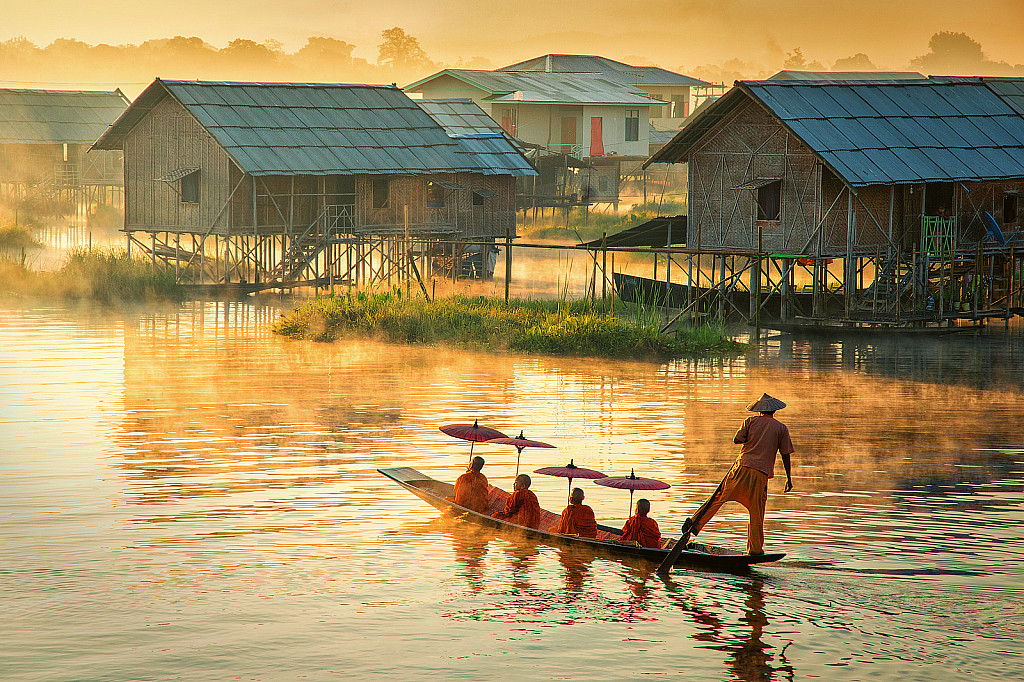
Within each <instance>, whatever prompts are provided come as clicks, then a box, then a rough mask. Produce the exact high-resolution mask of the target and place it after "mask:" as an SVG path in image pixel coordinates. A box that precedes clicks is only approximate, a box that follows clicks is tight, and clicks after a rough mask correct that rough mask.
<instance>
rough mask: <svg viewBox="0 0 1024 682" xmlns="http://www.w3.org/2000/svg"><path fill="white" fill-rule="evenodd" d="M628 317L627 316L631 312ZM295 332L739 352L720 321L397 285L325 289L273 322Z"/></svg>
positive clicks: (510, 345)
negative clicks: (661, 321)
mask: <svg viewBox="0 0 1024 682" xmlns="http://www.w3.org/2000/svg"><path fill="white" fill-rule="evenodd" d="M631 317H632V316H631ZM274 331H275V332H276V333H278V334H281V335H284V336H288V337H291V338H295V339H311V340H315V341H334V340H335V339H337V338H339V337H340V336H342V335H344V334H345V333H347V332H358V333H364V334H368V335H376V336H380V337H381V338H384V339H386V340H388V341H393V342H405V343H456V344H461V345H470V346H477V347H481V348H485V349H490V350H499V351H505V350H509V351H518V352H526V353H553V354H560V355H563V354H564V355H592V356H601V357H638V356H639V357H644V356H661V357H664V356H673V355H682V354H703V353H742V352H744V351H745V350H746V349H747V346H746V345H745V344H741V343H738V342H736V341H733V340H732V339H731V338H730V337H729V335H728V334H727V333H726V332H725V329H724V328H721V327H707V326H705V327H700V328H697V329H692V330H687V329H682V330H680V331H679V332H678V333H676V334H673V335H666V334H662V333H660V331H659V329H658V324H657V323H655V322H654V321H653V320H651V319H646V320H645V319H636V318H632V319H631V318H627V317H618V316H616V315H613V314H610V313H607V312H603V311H601V310H600V309H598V308H597V307H595V306H594V304H593V303H591V302H590V301H585V300H579V301H568V300H565V299H562V300H536V299H516V300H511V301H509V302H508V303H506V302H505V301H504V300H503V299H500V298H485V297H467V296H452V297H450V298H443V299H435V300H433V301H426V300H424V299H422V298H419V297H408V296H405V295H404V294H403V292H402V291H401V289H397V288H396V289H393V290H391V291H386V292H381V293H369V292H359V293H355V294H344V295H340V296H326V297H322V298H317V299H314V300H311V301H308V302H306V303H305V304H304V305H302V306H300V307H299V308H297V309H296V310H294V311H292V312H291V313H290V314H288V315H283V316H282V317H281V318H280V319H279V320H278V322H277V323H276V324H275V325H274Z"/></svg>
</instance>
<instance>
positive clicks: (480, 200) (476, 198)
mask: <svg viewBox="0 0 1024 682" xmlns="http://www.w3.org/2000/svg"><path fill="white" fill-rule="evenodd" d="M484 199H485V197H484V195H483V194H480V193H479V192H473V205H474V206H483V205H484Z"/></svg>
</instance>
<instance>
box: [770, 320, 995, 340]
mask: <svg viewBox="0 0 1024 682" xmlns="http://www.w3.org/2000/svg"><path fill="white" fill-rule="evenodd" d="M761 326H762V327H764V328H765V329H774V330H775V331H779V332H783V333H786V334H794V335H796V336H828V337H839V336H889V337H905V336H946V335H948V334H959V333H961V332H969V331H975V330H978V329H984V327H983V326H981V325H978V324H971V325H963V326H958V327H939V326H931V327H910V326H897V325H895V324H883V323H878V322H869V321H868V322H860V321H856V322H852V321H851V322H849V323H846V324H844V323H842V322H840V323H836V324H813V323H806V324H804V323H799V322H798V323H785V322H771V321H762V322H761Z"/></svg>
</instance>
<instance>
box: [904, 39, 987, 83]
mask: <svg viewBox="0 0 1024 682" xmlns="http://www.w3.org/2000/svg"><path fill="white" fill-rule="evenodd" d="M992 64H993V62H989V61H988V59H987V58H986V57H985V53H984V52H982V51H981V43H979V42H978V41H976V40H974V39H972V38H971V37H970V36H968V35H967V34H966V33H952V32H950V31H942V32H940V33H936V34H934V35H933V36H932V37H931V39H930V40H929V41H928V53H927V54H923V55H921V56H920V57H917V58H915V59H912V60H911V61H910V66H911V68H913V69H914V70H918V71H923V72H924V73H926V74H980V73H983V72H985V71H987V70H988V69H987V68H986V67H987V66H991V65H992Z"/></svg>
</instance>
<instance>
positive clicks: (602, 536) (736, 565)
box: [377, 467, 785, 571]
mask: <svg viewBox="0 0 1024 682" xmlns="http://www.w3.org/2000/svg"><path fill="white" fill-rule="evenodd" d="M377 471H379V472H380V473H382V474H384V475H385V476H387V477H388V478H390V479H391V480H393V481H395V482H396V483H398V484H399V485H400V486H402V487H403V488H405V489H406V490H408V491H409V492H411V493H412V494H413V495H415V496H416V497H418V498H420V499H421V500H423V501H424V502H426V503H427V504H429V505H430V506H432V507H434V508H436V509H440V510H441V511H445V512H453V513H455V514H458V515H459V516H460V517H462V518H464V519H465V520H467V521H471V522H473V523H478V524H481V525H483V526H488V527H491V528H499V529H502V530H509V531H514V532H517V533H522V534H525V535H526V536H527V537H530V538H533V539H538V540H543V541H544V542H547V543H550V544H558V545H570V546H575V547H582V548H588V549H592V550H594V551H597V552H600V553H602V554H614V555H618V556H626V557H635V558H640V559H646V560H649V561H652V562H655V563H661V561H662V560H663V559H664V558H665V556H666V555H667V554H668V552H669V550H671V549H672V546H673V545H674V544H675V540H674V539H673V540H669V541H668V542H666V543H665V545H664V546H663V547H662V548H661V549H653V548H647V547H638V546H637V545H636V544H635V543H632V542H623V541H621V540H620V539H619V538H620V533H619V529H618V528H612V527H611V526H603V525H600V524H599V525H598V526H597V535H598V537H597V539H590V538H580V537H576V536H571V535H559V534H557V533H549V532H547V531H544V530H536V529H533V528H526V527H524V526H517V525H516V524H514V523H509V522H508V521H501V520H498V519H495V518H492V517H491V516H489V514H491V513H494V512H496V511H499V510H501V509H504V507H505V500H506V499H507V498H508V495H509V494H508V493H507V492H505V491H504V490H501V489H500V488H495V487H494V486H488V489H489V493H490V507H489V509H488V510H487V511H488V514H478V513H477V512H474V511H472V510H469V509H466V508H465V507H461V506H459V505H457V504H455V503H454V502H449V501H448V500H446V499H445V497H446V496H448V497H451V496H454V495H455V486H454V485H452V484H451V483H445V482H444V481H438V480H436V479H433V478H431V477H430V476H427V475H426V474H423V473H420V472H419V471H416V470H415V469H411V468H409V467H396V468H392V469H377ZM558 519H559V516H558V514H554V513H552V512H549V511H546V510H541V520H540V527H541V528H550V527H551V526H553V525H555V524H556V523H558ZM784 556H785V554H760V555H750V554H742V553H740V552H735V551H732V550H728V549H723V548H721V547H713V546H711V545H703V544H700V543H697V542H691V543H690V544H689V545H687V547H686V549H685V550H683V552H682V553H681V554H680V555H679V559H677V560H676V565H684V566H695V567H700V568H707V569H715V570H721V571H741V570H744V569H745V568H747V567H748V566H750V565H751V564H759V563H766V562H771V561H778V560H779V559H781V558H782V557H784Z"/></svg>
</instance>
